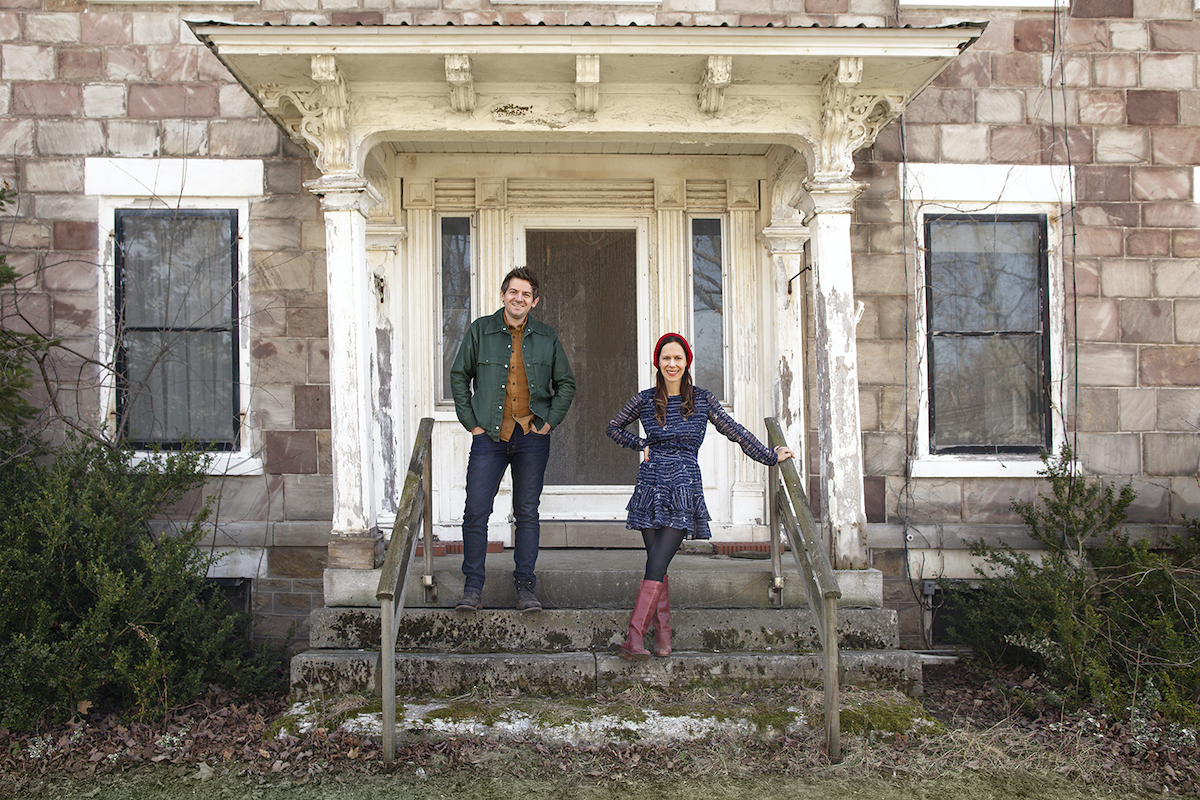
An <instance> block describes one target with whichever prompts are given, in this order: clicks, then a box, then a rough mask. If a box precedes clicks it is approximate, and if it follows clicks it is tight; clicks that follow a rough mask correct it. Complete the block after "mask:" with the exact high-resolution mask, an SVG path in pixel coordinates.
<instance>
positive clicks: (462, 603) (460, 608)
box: [454, 589, 483, 614]
mask: <svg viewBox="0 0 1200 800" xmlns="http://www.w3.org/2000/svg"><path fill="white" fill-rule="evenodd" d="M481 608H483V597H482V595H481V594H480V593H479V592H477V591H475V590H474V589H467V590H466V591H465V592H463V596H462V600H459V601H458V605H456V606H455V607H454V610H455V611H457V612H459V613H460V614H474V613H475V612H476V611H478V610H479V609H481Z"/></svg>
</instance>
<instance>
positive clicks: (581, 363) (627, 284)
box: [525, 229, 638, 486]
mask: <svg viewBox="0 0 1200 800" xmlns="http://www.w3.org/2000/svg"><path fill="white" fill-rule="evenodd" d="M525 258H526V264H527V265H528V266H529V267H531V268H533V271H534V272H535V273H537V276H538V282H539V295H540V297H541V300H540V302H539V303H538V307H537V309H536V310H535V311H534V314H533V315H534V317H535V318H536V319H539V320H541V321H542V322H545V323H546V324H548V325H550V326H551V327H552V328H554V330H555V331H557V332H558V337H559V340H560V341H561V342H562V345H563V349H564V350H566V353H567V358H568V359H569V360H570V362H571V369H572V370H573V371H574V373H575V384H576V393H575V401H574V403H572V405H571V410H570V412H569V413H568V414H567V419H566V421H565V422H564V423H563V425H562V426H561V427H560V428H558V429H557V430H556V431H555V432H554V438H553V439H552V443H551V447H550V464H549V466H548V467H547V468H546V484H547V485H549V486H563V485H567V486H575V485H613V484H616V485H631V484H633V483H634V482H635V480H636V478H637V464H638V460H637V458H636V457H634V456H633V455H632V451H630V450H626V449H624V448H620V447H617V446H616V445H615V444H613V442H612V440H611V439H609V438H608V436H606V435H605V433H604V430H605V428H606V426H607V425H608V421H609V420H610V419H612V418H613V416H615V415H616V413H617V412H618V411H620V410H621V407H622V406H623V405H624V404H625V403H626V402H627V401H628V400H629V398H630V397H632V396H633V395H634V393H636V392H637V390H638V385H637V376H638V360H637V274H636V270H637V232H636V231H633V230H576V229H572V230H527V231H526V232H525Z"/></svg>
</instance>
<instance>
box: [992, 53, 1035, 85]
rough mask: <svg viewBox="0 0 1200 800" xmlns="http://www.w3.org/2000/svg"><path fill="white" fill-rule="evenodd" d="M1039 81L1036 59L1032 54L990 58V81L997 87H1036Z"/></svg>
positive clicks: (1011, 54) (1012, 54)
mask: <svg viewBox="0 0 1200 800" xmlns="http://www.w3.org/2000/svg"><path fill="white" fill-rule="evenodd" d="M1040 79H1041V75H1040V67H1039V62H1038V58H1037V56H1036V55H1033V54H1032V53H1008V54H999V53H997V54H995V55H993V56H992V81H993V83H994V84H995V85H997V86H1016V87H1022V88H1023V87H1026V86H1036V85H1038V83H1039V81H1040Z"/></svg>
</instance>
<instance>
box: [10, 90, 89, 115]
mask: <svg viewBox="0 0 1200 800" xmlns="http://www.w3.org/2000/svg"><path fill="white" fill-rule="evenodd" d="M79 111H80V91H79V86H77V85H76V84H73V83H51V82H40V83H18V84H15V85H14V86H13V99H12V113H13V114H15V115H17V116H22V117H38V116H41V117H77V116H79Z"/></svg>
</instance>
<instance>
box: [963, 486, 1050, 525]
mask: <svg viewBox="0 0 1200 800" xmlns="http://www.w3.org/2000/svg"><path fill="white" fill-rule="evenodd" d="M1035 494H1036V492H1035V483H1034V481H1029V480H1016V479H1007V478H972V479H969V480H965V481H963V522H967V523H980V522H1017V521H1019V520H1020V517H1019V516H1018V515H1017V513H1016V512H1015V511H1013V510H1012V501H1013V500H1014V499H1022V500H1031V499H1033V497H1034V495H1035Z"/></svg>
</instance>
